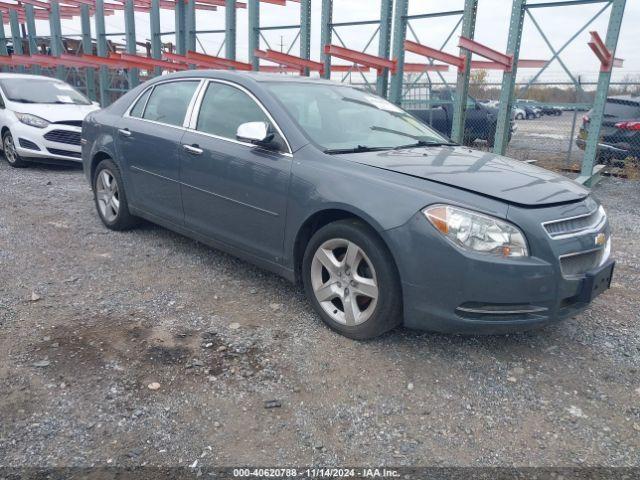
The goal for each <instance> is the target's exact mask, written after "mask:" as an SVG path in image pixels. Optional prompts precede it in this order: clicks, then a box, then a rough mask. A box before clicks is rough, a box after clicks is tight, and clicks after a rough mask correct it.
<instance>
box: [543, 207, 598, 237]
mask: <svg viewBox="0 0 640 480" xmlns="http://www.w3.org/2000/svg"><path fill="white" fill-rule="evenodd" d="M606 219H607V217H606V215H605V213H604V210H603V209H602V208H597V209H596V210H594V211H593V212H591V213H590V214H588V215H581V216H579V217H573V218H565V219H562V220H554V221H551V222H546V223H544V228H545V230H546V231H547V233H548V234H549V236H550V237H551V238H558V237H563V236H565V235H578V234H580V233H583V232H587V231H594V230H597V229H599V228H600V227H601V226H602V225H604V222H605V221H606Z"/></svg>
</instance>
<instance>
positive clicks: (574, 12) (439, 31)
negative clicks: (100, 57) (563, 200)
mask: <svg viewBox="0 0 640 480" xmlns="http://www.w3.org/2000/svg"><path fill="white" fill-rule="evenodd" d="M544 1H547V0H530V3H543V2H544ZM320 3H321V2H320V0H312V32H311V35H312V58H313V59H316V60H317V59H319V56H320ZM463 3H464V2H463V0H429V1H426V0H410V1H409V14H419V13H430V12H438V11H446V10H459V9H462V8H463ZM602 6H603V4H593V5H581V6H571V7H559V8H546V9H535V10H534V11H533V12H532V13H533V14H534V16H535V17H536V20H537V22H538V23H539V25H540V26H541V27H542V29H543V30H544V32H545V35H547V37H548V38H549V40H550V42H551V43H552V44H553V45H554V47H555V48H559V47H561V46H562V45H563V44H564V43H565V42H566V41H567V40H568V39H569V38H570V37H571V36H572V35H573V34H574V33H575V32H576V31H577V30H579V29H580V28H581V27H582V26H583V25H584V24H585V23H586V22H587V21H588V20H589V19H590V18H591V17H592V16H593V15H595V14H596V12H597V11H598V10H599V9H601V8H602ZM379 9H380V3H379V0H334V15H333V18H334V22H342V21H350V20H374V19H377V18H378V16H379ZM608 12H609V10H607V11H605V12H604V13H603V14H602V15H601V16H600V17H599V18H598V19H597V20H596V21H594V22H593V23H592V24H591V25H590V26H589V28H587V29H586V30H585V31H584V32H583V33H581V34H580V35H579V37H578V38H577V39H576V40H575V41H574V42H573V43H572V44H571V45H570V46H569V47H567V48H566V49H565V50H564V51H563V53H562V54H561V58H562V59H563V61H564V62H565V63H566V65H567V67H568V68H569V69H570V70H571V72H572V73H573V74H574V75H578V74H579V75H582V76H583V78H584V79H585V80H586V81H595V80H596V79H597V74H598V68H599V65H598V61H597V59H596V57H595V55H594V54H593V53H592V52H591V50H590V49H589V47H588V46H587V41H588V39H589V34H588V32H589V31H590V30H597V31H598V32H599V33H600V34H601V36H602V37H603V38H604V35H605V32H606V28H607V22H608ZM510 15H511V2H510V1H509V0H480V1H479V7H478V19H477V24H476V35H475V39H476V40H477V41H479V42H482V43H484V44H486V45H487V46H490V47H492V48H494V49H496V50H500V51H504V50H505V48H506V43H507V35H508V29H509V18H510ZM458 18H459V17H449V18H433V19H424V20H414V21H412V22H411V24H412V26H413V28H414V30H415V32H416V34H417V35H418V38H419V40H420V42H421V43H423V44H426V45H429V46H432V47H436V48H439V47H440V46H441V44H442V42H443V41H444V40H445V38H446V37H447V35H448V34H449V32H450V31H451V29H452V28H453V26H454V25H455V24H456V21H457V20H458ZM298 20H299V7H298V5H297V4H296V3H295V2H290V4H289V5H287V6H286V7H280V6H276V5H269V4H262V6H261V25H262V26H267V25H268V26H271V25H288V24H294V23H298ZM106 24H107V31H108V32H122V31H124V20H123V18H122V15H121V13H120V12H116V15H114V16H111V17H107V19H106ZM161 24H162V29H163V31H173V30H174V13H173V12H172V11H169V10H162V11H161ZM639 24H640V2H637V1H635V0H628V1H627V7H626V11H625V18H624V21H623V26H622V31H621V34H620V42H619V45H618V51H617V54H616V56H617V57H620V58H623V59H624V60H625V62H624V67H623V68H619V69H616V70H614V80H615V79H617V80H621V79H622V78H623V77H625V76H627V75H631V76H634V77H638V78H640V49H639V48H638V44H639V43H640V33H638V28H637V25H639ZM197 26H198V28H199V29H203V30H204V29H206V30H210V29H218V28H224V9H223V8H219V9H218V11H216V12H212V11H198V13H197ZM237 29H238V37H237V49H238V60H245V61H246V60H247V58H248V57H247V11H246V10H245V9H239V10H238V17H237ZM37 30H38V33H40V34H47V33H48V24H47V22H42V21H40V22H38V25H37ZM62 30H63V34H64V33H67V34H72V33H78V32H79V31H80V25H79V19H77V20H73V21H71V20H65V21H63V24H62ZM136 31H137V36H138V38H140V39H144V38H149V15H148V14H145V13H136ZM374 31H375V26H372V25H369V26H361V27H339V28H338V33H339V35H340V37H341V38H342V39H343V40H344V42H345V43H346V44H347V46H348V47H349V48H353V49H362V48H363V47H364V46H365V44H366V43H367V41H368V39H369V38H370V36H371V35H372V33H373V32H374ZM264 35H265V37H266V38H267V40H268V41H269V43H270V44H271V47H272V48H274V49H280V43H281V41H282V42H283V43H284V50H285V51H286V50H287V49H288V47H289V45H290V44H291V41H292V40H293V39H294V37H295V35H296V31H295V30H278V31H267V32H264ZM458 35H459V29H458V31H457V32H456V34H455V35H454V37H453V38H452V40H451V41H450V43H449V44H448V45H447V47H446V48H445V51H448V52H450V53H458V49H457V48H456V47H455V45H456V43H457V36H458ZM223 37H224V36H223V35H220V34H203V35H199V40H200V42H201V44H202V45H198V50H199V51H202V49H203V48H202V47H204V50H205V51H206V53H209V54H216V52H217V51H218V49H219V48H220V45H221V43H222V40H223ZM163 38H164V40H165V41H169V40H171V38H172V37H171V36H166V37H163ZM408 38H411V34H410V33H408ZM111 39H112V40H115V41H118V40H120V39H119V38H118V37H111ZM334 43H338V41H337V39H336V38H335V36H334ZM261 48H266V46H265V45H264V44H263V45H261ZM367 51H368V52H369V53H373V54H375V53H376V52H377V38H376V39H374V41H373V42H372V43H371V46H370V47H369V49H368V50H367ZM292 53H294V54H298V53H299V46H298V45H297V44H296V45H295V46H294V47H293V49H292ZM551 55H552V54H551V52H550V50H549V49H548V47H547V46H546V44H545V42H544V40H543V38H542V37H541V35H540V34H539V33H538V32H537V30H536V29H535V26H534V25H533V22H532V21H531V20H530V19H529V18H527V19H526V20H525V27H524V34H523V42H522V47H521V55H520V57H521V58H532V59H548V58H550V57H551ZM406 60H407V61H411V62H424V59H423V58H420V57H417V56H414V55H413V54H408V55H407V58H406ZM334 62H335V63H344V62H341V61H340V60H338V59H335V60H334ZM535 72H536V70H534V69H521V70H520V71H519V78H521V79H524V78H528V77H531V76H532V75H533V74H534V73H535ZM454 76H455V73H454V72H453V70H452V71H450V72H448V73H447V74H445V77H448V78H453V77H454ZM490 78H491V79H492V80H497V81H499V79H500V78H501V73H500V72H491V73H490ZM354 80H357V79H356V78H355V76H354ZM541 80H543V81H548V82H560V81H566V80H568V77H567V76H566V74H565V73H564V71H563V70H562V68H561V66H560V65H559V64H558V63H557V62H554V63H553V64H552V65H551V66H549V67H548V69H547V71H546V72H545V73H544V75H543V77H541Z"/></svg>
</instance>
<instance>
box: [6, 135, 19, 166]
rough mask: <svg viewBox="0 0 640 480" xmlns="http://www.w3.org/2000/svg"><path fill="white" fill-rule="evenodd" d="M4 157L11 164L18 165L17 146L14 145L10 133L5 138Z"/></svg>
mask: <svg viewBox="0 0 640 480" xmlns="http://www.w3.org/2000/svg"><path fill="white" fill-rule="evenodd" d="M4 156H5V158H6V159H7V162H9V163H16V160H17V159H18V153H17V152H16V146H15V145H14V144H13V137H12V136H11V134H10V133H7V134H6V135H5V137H4Z"/></svg>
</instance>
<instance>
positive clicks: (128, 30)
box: [124, 0, 193, 88]
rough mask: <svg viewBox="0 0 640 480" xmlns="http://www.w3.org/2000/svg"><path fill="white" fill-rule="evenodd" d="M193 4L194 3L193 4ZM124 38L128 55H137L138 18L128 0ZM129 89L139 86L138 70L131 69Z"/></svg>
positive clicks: (125, 5)
mask: <svg viewBox="0 0 640 480" xmlns="http://www.w3.org/2000/svg"><path fill="white" fill-rule="evenodd" d="M192 3H193V2H192ZM124 36H125V40H126V49H127V53H130V54H132V55H135V54H136V50H137V49H136V16H135V5H134V3H133V0H126V2H125V4H124ZM128 77H129V88H133V87H135V86H137V85H138V83H139V79H138V69H137V68H130V69H129V75H128Z"/></svg>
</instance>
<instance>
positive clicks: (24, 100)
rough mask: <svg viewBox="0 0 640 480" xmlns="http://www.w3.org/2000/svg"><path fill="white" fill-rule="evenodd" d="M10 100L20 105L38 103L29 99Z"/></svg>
mask: <svg viewBox="0 0 640 480" xmlns="http://www.w3.org/2000/svg"><path fill="white" fill-rule="evenodd" d="M9 100H11V101H12V102H18V103H36V102H34V101H33V100H29V99H28V98H10V99H9Z"/></svg>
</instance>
